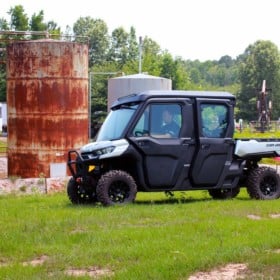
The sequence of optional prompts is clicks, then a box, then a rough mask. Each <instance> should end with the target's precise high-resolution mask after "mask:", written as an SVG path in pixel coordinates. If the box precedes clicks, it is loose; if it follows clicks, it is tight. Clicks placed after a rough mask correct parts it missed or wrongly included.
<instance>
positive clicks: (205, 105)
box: [191, 98, 234, 188]
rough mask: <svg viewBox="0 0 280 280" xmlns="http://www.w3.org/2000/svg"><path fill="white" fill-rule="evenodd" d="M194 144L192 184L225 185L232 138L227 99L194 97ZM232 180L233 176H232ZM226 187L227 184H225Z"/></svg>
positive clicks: (231, 119) (230, 106)
mask: <svg viewBox="0 0 280 280" xmlns="http://www.w3.org/2000/svg"><path fill="white" fill-rule="evenodd" d="M196 109H197V117H198V120H197V121H198V145H197V146H196V152H195V156H194V161H193V163H192V171H191V179H192V183H193V186H194V187H198V188H199V187H203V186H205V185H207V186H209V187H222V186H223V185H224V187H226V185H225V184H226V183H229V185H230V187H233V186H232V184H233V181H232V180H231V179H230V180H229V181H228V182H227V181H225V178H226V177H227V176H228V175H229V174H230V166H231V162H232V156H233V149H234V141H233V138H232V137H233V132H234V123H233V104H232V103H231V101H230V100H211V101H209V99H208V100H207V99H203V98H201V99H197V107H196ZM233 180H234V178H233ZM228 187H229V186H228Z"/></svg>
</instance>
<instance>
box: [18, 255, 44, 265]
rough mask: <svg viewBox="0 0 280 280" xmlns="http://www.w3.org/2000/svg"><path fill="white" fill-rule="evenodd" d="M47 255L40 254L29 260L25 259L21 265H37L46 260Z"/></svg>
mask: <svg viewBox="0 0 280 280" xmlns="http://www.w3.org/2000/svg"><path fill="white" fill-rule="evenodd" d="M48 258H49V257H48V256H46V255H42V256H39V257H38V258H35V259H33V260H31V261H27V262H23V263H22V265H23V266H27V265H32V266H38V265H42V264H43V263H44V262H45V261H46V260H48Z"/></svg>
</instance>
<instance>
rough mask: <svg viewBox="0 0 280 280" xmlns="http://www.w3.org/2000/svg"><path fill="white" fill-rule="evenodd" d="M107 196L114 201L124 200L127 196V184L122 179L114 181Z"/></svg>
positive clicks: (120, 201)
mask: <svg viewBox="0 0 280 280" xmlns="http://www.w3.org/2000/svg"><path fill="white" fill-rule="evenodd" d="M109 197H110V199H111V201H112V202H114V203H123V202H125V200H126V199H127V198H128V197H129V186H128V185H127V184H126V183H124V182H122V181H117V182H114V183H113V184H111V186H110V188H109Z"/></svg>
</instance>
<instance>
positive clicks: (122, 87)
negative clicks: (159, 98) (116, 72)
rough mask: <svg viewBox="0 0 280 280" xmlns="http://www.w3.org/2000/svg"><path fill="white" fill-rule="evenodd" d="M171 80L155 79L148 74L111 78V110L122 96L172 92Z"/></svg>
mask: <svg viewBox="0 0 280 280" xmlns="http://www.w3.org/2000/svg"><path fill="white" fill-rule="evenodd" d="M171 89H172V81H171V80H170V79H166V78H161V77H155V76H151V75H146V74H135V75H128V76H121V77H117V78H111V79H109V81H108V103H107V109H108V111H109V110H110V108H111V106H112V104H113V103H114V102H115V101H116V100H117V99H118V98H119V97H122V96H126V95H129V94H132V93H137V92H141V91H146V90H171Z"/></svg>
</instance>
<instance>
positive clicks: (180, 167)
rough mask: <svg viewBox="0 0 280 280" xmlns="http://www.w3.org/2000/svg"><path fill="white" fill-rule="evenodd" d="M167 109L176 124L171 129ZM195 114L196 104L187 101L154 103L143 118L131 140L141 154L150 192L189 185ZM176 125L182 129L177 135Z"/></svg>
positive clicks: (145, 178) (144, 112)
mask: <svg viewBox="0 0 280 280" xmlns="http://www.w3.org/2000/svg"><path fill="white" fill-rule="evenodd" d="M166 110H168V111H170V112H171V114H172V121H173V122H174V123H173V125H171V124H170V125H169V127H170V128H169V129H166V126H167V125H168V124H167V123H165V122H164V120H163V119H162V118H163V117H164V115H165V112H166ZM192 114H193V108H192V104H191V103H190V102H188V100H187V101H186V100H185V99H184V100H181V102H179V101H178V102H176V103H175V102H173V103H170V101H169V102H165V101H158V102H155V101H153V102H150V103H149V104H147V106H146V108H145V109H144V110H143V112H142V114H141V116H140V117H139V119H138V121H137V123H136V125H135V127H134V129H133V131H132V132H131V134H132V136H131V137H130V140H131V141H132V142H133V144H134V147H135V148H136V149H137V150H138V152H139V153H140V154H141V162H140V163H139V164H140V165H141V166H140V170H141V172H140V173H142V176H141V177H142V181H144V185H145V186H146V187H147V188H148V189H149V190H153V189H155V190H160V189H162V190H168V189H170V190H171V189H174V188H176V186H181V185H182V184H185V185H186V182H185V181H187V178H188V173H189V166H190V162H191V159H192V156H193V153H194V139H193V138H192V137H191V136H190V134H191V132H192V131H193V123H192V122H190V123H186V120H187V119H191V118H192ZM166 122H167V120H166ZM176 125H177V126H178V128H179V129H178V131H175V132H173V131H172V130H173V127H174V126H176ZM174 130H176V129H174Z"/></svg>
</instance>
